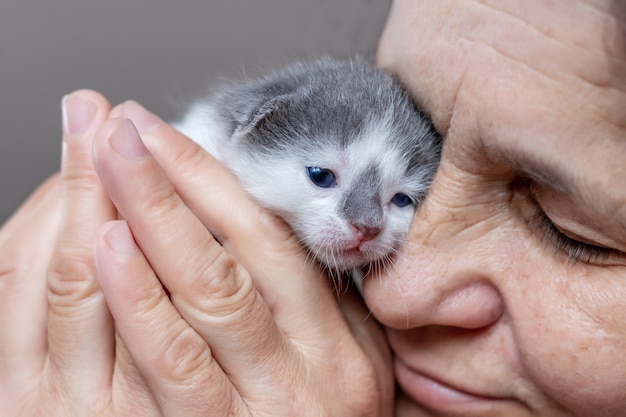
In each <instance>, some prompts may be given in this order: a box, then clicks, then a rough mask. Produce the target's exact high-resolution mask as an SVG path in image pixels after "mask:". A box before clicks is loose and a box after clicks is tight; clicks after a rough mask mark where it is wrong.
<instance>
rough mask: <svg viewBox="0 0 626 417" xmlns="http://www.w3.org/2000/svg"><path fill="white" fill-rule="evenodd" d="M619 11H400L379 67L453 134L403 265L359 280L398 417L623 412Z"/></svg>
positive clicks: (579, 5)
mask: <svg viewBox="0 0 626 417" xmlns="http://www.w3.org/2000/svg"><path fill="white" fill-rule="evenodd" d="M622 4H623V3H622ZM620 8H621V9H620ZM625 14H626V11H625V10H624V6H621V5H619V4H618V2H615V3H611V2H608V1H606V4H605V3H604V2H603V1H600V0H598V1H594V2H591V1H590V2H589V4H586V3H584V2H571V0H556V1H552V2H543V1H535V2H533V1H505V2H502V1H495V0H494V1H491V2H490V1H487V2H474V1H465V2H459V1H447V0H442V1H437V2H433V1H428V0H424V1H417V0H396V1H395V2H394V5H393V8H392V11H391V15H390V18H389V21H388V23H387V27H386V29H385V32H384V34H383V37H382V39H381V43H380V47H379V53H378V60H379V63H380V64H381V66H383V67H386V68H388V69H389V70H391V71H392V72H394V73H396V74H397V75H398V76H399V77H400V78H401V79H402V80H404V82H405V83H406V84H407V85H408V87H409V88H410V89H411V90H412V92H413V93H414V95H415V97H416V99H417V100H418V101H419V102H420V103H421V104H422V105H423V106H424V108H425V109H426V111H427V112H429V113H431V114H432V116H433V119H434V121H435V123H436V125H437V127H438V129H439V130H440V131H441V132H442V133H443V134H444V137H445V145H444V152H443V156H442V162H441V167H440V170H439V172H438V174H437V178H436V180H435V184H434V185H433V187H432V190H431V192H430V194H429V197H428V198H427V200H426V202H425V203H424V205H423V206H422V207H421V208H420V210H419V212H418V214H417V217H416V219H415V221H414V223H413V226H412V230H411V233H410V238H409V242H408V243H407V244H406V245H405V246H404V248H403V249H402V251H401V253H399V255H398V256H397V259H396V261H395V266H396V267H395V268H390V269H389V272H388V273H387V274H385V275H382V276H375V277H372V278H370V279H368V280H366V281H365V283H364V284H365V298H366V301H367V303H368V305H369V306H370V308H371V309H372V311H373V313H374V315H375V316H376V317H377V318H378V319H379V320H380V321H381V322H382V323H384V324H385V325H386V326H387V327H388V336H389V341H390V343H391V345H392V348H393V350H394V351H395V353H396V357H397V361H396V372H397V380H398V382H399V385H400V387H401V389H402V390H403V391H404V393H405V394H406V398H405V399H404V400H402V401H400V405H399V410H398V414H399V415H401V416H404V415H414V416H423V415H437V416H440V415H442V416H481V417H485V416H506V417H514V416H623V415H624V413H626V40H625V38H624V32H625V31H626V28H625V27H626V19H624V17H625ZM619 19H621V22H620V23H618V20H619ZM620 25H621V29H620ZM418 404H421V405H418Z"/></svg>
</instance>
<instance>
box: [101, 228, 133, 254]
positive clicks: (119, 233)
mask: <svg viewBox="0 0 626 417" xmlns="http://www.w3.org/2000/svg"><path fill="white" fill-rule="evenodd" d="M101 236H102V239H103V242H104V243H105V244H106V245H107V247H108V248H110V249H111V250H112V251H113V252H115V253H116V254H118V255H135V254H138V253H139V252H140V250H139V248H138V247H137V243H136V242H135V238H134V237H133V234H132V232H131V231H130V228H129V227H128V223H127V222H126V221H125V220H112V221H110V222H107V223H105V225H104V226H103V230H102V234H101Z"/></svg>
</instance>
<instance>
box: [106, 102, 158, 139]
mask: <svg viewBox="0 0 626 417" xmlns="http://www.w3.org/2000/svg"><path fill="white" fill-rule="evenodd" d="M111 117H119V118H126V119H129V120H130V121H131V122H133V124H134V125H135V127H136V128H137V131H138V132H139V133H145V132H148V131H150V130H152V129H155V128H157V127H159V126H162V125H164V124H165V123H164V122H163V120H161V119H160V118H158V117H157V116H156V115H155V114H154V113H151V112H149V111H148V110H146V109H145V108H144V107H143V106H142V105H141V104H139V103H138V102H136V101H133V100H128V101H125V102H124V103H122V104H120V105H118V106H115V108H114V109H113V110H112V111H111Z"/></svg>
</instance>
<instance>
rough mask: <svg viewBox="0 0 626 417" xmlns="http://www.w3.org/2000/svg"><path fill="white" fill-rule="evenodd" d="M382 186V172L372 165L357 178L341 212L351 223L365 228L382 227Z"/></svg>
mask: <svg viewBox="0 0 626 417" xmlns="http://www.w3.org/2000/svg"><path fill="white" fill-rule="evenodd" d="M381 186H382V184H381V183H380V174H379V173H378V168H377V167H375V166H370V168H369V169H367V170H365V171H363V172H362V173H361V174H360V175H359V176H358V177H357V178H356V180H355V181H354V182H353V183H352V184H351V186H350V189H349V191H348V192H347V194H346V196H345V199H344V200H343V204H342V207H341V213H342V214H343V215H344V216H345V218H346V220H347V221H348V223H349V224H351V225H353V226H355V227H357V228H365V229H376V228H377V229H380V228H381V227H382V222H383V207H382V202H381V196H380V194H381V193H380V188H381Z"/></svg>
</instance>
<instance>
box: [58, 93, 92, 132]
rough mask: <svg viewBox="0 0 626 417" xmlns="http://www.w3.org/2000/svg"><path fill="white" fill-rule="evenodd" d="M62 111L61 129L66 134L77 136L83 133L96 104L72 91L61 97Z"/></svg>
mask: <svg viewBox="0 0 626 417" xmlns="http://www.w3.org/2000/svg"><path fill="white" fill-rule="evenodd" d="M61 108H62V112H63V130H64V131H65V134H66V135H67V136H77V135H81V134H83V133H85V131H86V130H87V128H88V127H89V125H90V124H91V122H92V120H93V117H94V116H95V115H96V110H97V107H96V104H95V103H93V102H91V101H89V100H87V99H86V98H85V97H82V96H81V95H80V93H74V94H70V95H67V96H65V97H63V101H62V103H61Z"/></svg>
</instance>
